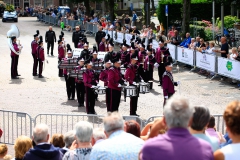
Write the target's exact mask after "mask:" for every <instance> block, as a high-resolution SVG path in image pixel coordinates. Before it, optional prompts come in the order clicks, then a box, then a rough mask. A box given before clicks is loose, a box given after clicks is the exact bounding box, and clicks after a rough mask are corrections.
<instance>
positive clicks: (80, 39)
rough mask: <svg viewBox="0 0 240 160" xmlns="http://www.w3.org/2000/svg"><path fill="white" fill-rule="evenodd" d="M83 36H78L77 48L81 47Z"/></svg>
mask: <svg viewBox="0 0 240 160" xmlns="http://www.w3.org/2000/svg"><path fill="white" fill-rule="evenodd" d="M83 45H84V43H83V38H82V37H79V43H78V47H77V48H83Z"/></svg>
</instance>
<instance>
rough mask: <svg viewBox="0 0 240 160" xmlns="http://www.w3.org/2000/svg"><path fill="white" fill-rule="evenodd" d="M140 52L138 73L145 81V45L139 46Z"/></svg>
mask: <svg viewBox="0 0 240 160" xmlns="http://www.w3.org/2000/svg"><path fill="white" fill-rule="evenodd" d="M139 48H140V50H139V52H138V73H139V74H140V76H141V77H142V78H143V79H145V75H144V66H143V64H144V59H145V56H146V52H145V45H143V44H140V45H139Z"/></svg>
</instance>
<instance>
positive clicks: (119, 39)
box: [116, 32, 124, 43]
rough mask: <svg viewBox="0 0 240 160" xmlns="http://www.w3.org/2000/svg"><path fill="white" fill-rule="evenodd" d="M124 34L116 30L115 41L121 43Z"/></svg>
mask: <svg viewBox="0 0 240 160" xmlns="http://www.w3.org/2000/svg"><path fill="white" fill-rule="evenodd" d="M123 36H124V34H123V33H121V32H117V39H116V42H118V43H123V39H124V37H123Z"/></svg>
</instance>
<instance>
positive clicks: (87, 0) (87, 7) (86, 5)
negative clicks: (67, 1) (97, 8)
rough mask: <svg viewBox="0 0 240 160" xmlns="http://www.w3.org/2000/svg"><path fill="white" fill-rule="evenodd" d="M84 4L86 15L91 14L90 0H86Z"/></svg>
mask: <svg viewBox="0 0 240 160" xmlns="http://www.w3.org/2000/svg"><path fill="white" fill-rule="evenodd" d="M83 2H84V6H85V7H86V15H88V16H90V4H89V3H90V1H89V0H84V1H83Z"/></svg>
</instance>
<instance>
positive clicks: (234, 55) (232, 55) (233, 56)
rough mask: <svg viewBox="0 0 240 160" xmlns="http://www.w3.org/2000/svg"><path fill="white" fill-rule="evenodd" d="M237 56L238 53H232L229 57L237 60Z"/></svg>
mask: <svg viewBox="0 0 240 160" xmlns="http://www.w3.org/2000/svg"><path fill="white" fill-rule="evenodd" d="M236 57H237V55H236V54H233V53H232V54H230V57H229V58H230V59H231V60H235V58H236Z"/></svg>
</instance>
